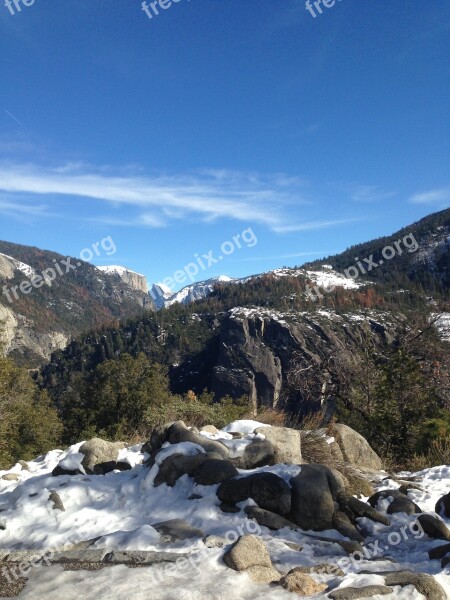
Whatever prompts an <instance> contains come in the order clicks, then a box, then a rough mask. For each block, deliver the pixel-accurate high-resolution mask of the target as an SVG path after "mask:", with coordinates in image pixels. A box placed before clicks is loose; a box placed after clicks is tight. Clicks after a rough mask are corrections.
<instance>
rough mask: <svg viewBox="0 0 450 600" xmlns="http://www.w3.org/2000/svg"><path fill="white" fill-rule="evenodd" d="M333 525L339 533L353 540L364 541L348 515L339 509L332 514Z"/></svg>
mask: <svg viewBox="0 0 450 600" xmlns="http://www.w3.org/2000/svg"><path fill="white" fill-rule="evenodd" d="M333 526H334V528H335V529H336V530H337V531H339V533H340V534H342V535H343V536H345V537H347V538H348V539H349V540H354V541H355V542H360V543H362V542H364V538H363V536H362V535H361V534H360V533H359V531H358V530H357V529H356V527H355V526H354V525H353V523H352V522H351V521H350V519H349V518H348V516H347V515H346V514H345V513H344V512H341V511H336V512H335V513H334V515H333Z"/></svg>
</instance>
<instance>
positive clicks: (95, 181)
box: [0, 165, 304, 229]
mask: <svg viewBox="0 0 450 600" xmlns="http://www.w3.org/2000/svg"><path fill="white" fill-rule="evenodd" d="M0 191H2V192H5V193H8V194H20V195H24V194H26V195H27V199H28V198H30V197H33V196H47V197H49V196H70V197H78V198H86V199H90V200H94V201H100V202H104V203H107V204H109V205H110V206H113V207H114V208H117V207H124V206H125V207H129V208H133V209H136V210H137V212H138V214H137V215H136V216H133V217H132V218H131V219H130V220H129V221H128V222H127V220H125V222H124V221H123V219H117V216H114V215H113V216H108V215H107V216H105V217H104V220H105V221H106V220H108V219H109V222H110V223H111V224H113V223H114V222H116V224H128V225H135V226H136V225H141V226H147V227H162V226H164V225H168V224H169V223H170V222H171V221H172V220H174V219H181V218H193V219H197V220H200V221H203V222H211V221H215V220H218V219H225V218H227V219H229V218H234V219H237V220H240V221H249V220H251V221H254V222H259V223H262V224H265V225H267V226H268V227H270V228H273V229H274V228H276V227H277V226H282V225H283V223H284V222H285V221H287V220H288V219H287V216H286V214H283V213H284V209H283V207H285V206H287V205H289V204H291V203H292V202H293V201H294V198H295V201H296V203H297V204H300V203H303V202H304V201H303V200H302V199H301V198H299V194H298V192H296V190H294V185H292V186H290V187H289V186H288V185H287V182H286V181H285V180H282V181H280V178H279V176H276V177H274V178H273V179H272V178H270V177H264V178H263V177H259V176H256V175H254V174H250V175H249V174H239V173H235V172H233V173H231V172H230V174H229V177H226V173H225V172H223V171H222V172H209V173H205V174H201V173H198V174H190V175H163V176H155V177H143V176H141V175H127V176H122V175H121V176H113V175H108V174H105V172H104V171H102V172H98V171H94V170H85V171H81V170H80V169H79V168H78V166H77V168H76V169H74V170H73V171H72V170H70V169H68V168H65V167H58V168H57V169H42V168H38V167H37V166H35V165H0ZM28 201H29V200H28Z"/></svg>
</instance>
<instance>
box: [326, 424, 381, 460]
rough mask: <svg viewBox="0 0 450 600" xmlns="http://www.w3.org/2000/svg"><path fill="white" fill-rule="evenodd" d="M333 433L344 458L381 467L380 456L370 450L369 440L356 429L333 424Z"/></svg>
mask: <svg viewBox="0 0 450 600" xmlns="http://www.w3.org/2000/svg"><path fill="white" fill-rule="evenodd" d="M333 435H334V437H335V440H336V442H337V443H338V445H339V447H340V449H341V452H342V454H343V456H344V459H345V460H347V461H348V462H350V463H352V464H354V465H356V466H357V467H365V468H368V469H375V470H377V471H379V470H380V469H381V468H382V461H381V458H380V457H379V456H378V454H377V453H376V452H374V451H373V450H372V448H371V447H370V445H369V442H368V441H367V440H366V439H365V438H363V436H362V435H360V434H359V433H358V432H357V431H355V430H354V429H351V427H348V426H347V425H343V424H341V423H336V424H334V425H333Z"/></svg>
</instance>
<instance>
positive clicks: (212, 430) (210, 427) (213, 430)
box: [200, 425, 219, 435]
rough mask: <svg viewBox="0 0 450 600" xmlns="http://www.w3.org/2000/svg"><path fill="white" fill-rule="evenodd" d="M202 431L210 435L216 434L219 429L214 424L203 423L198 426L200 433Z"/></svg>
mask: <svg viewBox="0 0 450 600" xmlns="http://www.w3.org/2000/svg"><path fill="white" fill-rule="evenodd" d="M202 431H204V432H205V433H210V434H211V435H217V434H218V433H219V430H218V429H217V427H215V426H214V425H203V427H200V433H201V432H202Z"/></svg>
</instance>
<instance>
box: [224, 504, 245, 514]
mask: <svg viewBox="0 0 450 600" xmlns="http://www.w3.org/2000/svg"><path fill="white" fill-rule="evenodd" d="M219 508H220V510H221V511H222V512H224V513H238V512H241V509H240V508H238V507H237V506H234V505H233V504H227V503H226V502H221V503H220V504H219Z"/></svg>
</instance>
